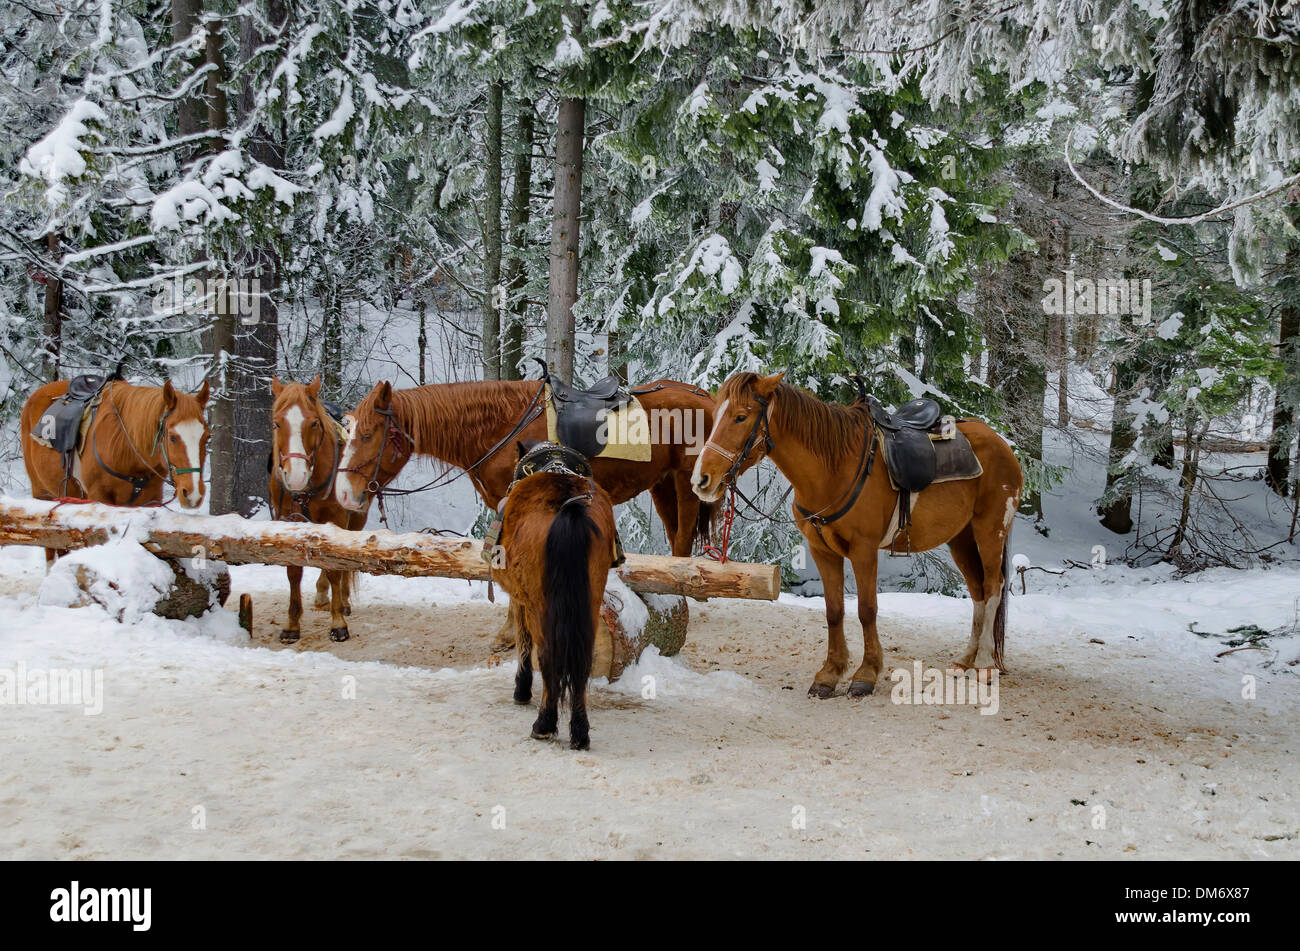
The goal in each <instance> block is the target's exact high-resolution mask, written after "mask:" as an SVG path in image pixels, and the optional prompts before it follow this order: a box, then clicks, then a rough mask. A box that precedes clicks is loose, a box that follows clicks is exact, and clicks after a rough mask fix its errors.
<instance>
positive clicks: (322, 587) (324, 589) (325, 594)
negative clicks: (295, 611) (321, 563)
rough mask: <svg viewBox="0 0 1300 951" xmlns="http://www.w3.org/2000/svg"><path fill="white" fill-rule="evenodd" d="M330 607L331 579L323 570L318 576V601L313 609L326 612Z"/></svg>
mask: <svg viewBox="0 0 1300 951" xmlns="http://www.w3.org/2000/svg"><path fill="white" fill-rule="evenodd" d="M329 606H330V579H329V575H328V574H327V573H326V571H325V569H324V568H322V569H321V570H320V574H319V575H317V576H316V600H315V601H314V602H313V603H312V607H313V608H315V609H316V610H317V611H324V610H325V609H326V608H328V607H329Z"/></svg>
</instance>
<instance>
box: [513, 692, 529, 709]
mask: <svg viewBox="0 0 1300 951" xmlns="http://www.w3.org/2000/svg"><path fill="white" fill-rule="evenodd" d="M532 702H533V695H532V694H531V693H522V694H521V693H517V694H515V703H517V704H519V705H520V706H521V707H526V706H528V704H530V703H532Z"/></svg>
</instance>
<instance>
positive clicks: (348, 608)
mask: <svg viewBox="0 0 1300 951" xmlns="http://www.w3.org/2000/svg"><path fill="white" fill-rule="evenodd" d="M353 577H354V573H353V572H351V571H345V572H343V616H344V617H352V578H353Z"/></svg>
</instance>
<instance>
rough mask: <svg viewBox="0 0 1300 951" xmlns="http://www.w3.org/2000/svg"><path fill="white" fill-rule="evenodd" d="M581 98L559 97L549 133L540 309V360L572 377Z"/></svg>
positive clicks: (565, 377)
mask: <svg viewBox="0 0 1300 951" xmlns="http://www.w3.org/2000/svg"><path fill="white" fill-rule="evenodd" d="M586 111H587V103H586V100H584V99H562V100H560V110H559V115H558V116H557V118H556V133H555V201H554V205H555V208H554V212H553V217H552V220H551V274H550V297H549V301H548V305H547V314H546V360H547V363H549V364H550V369H551V373H552V374H553V375H554V376H555V378H556V379H558V380H560V381H562V382H564V383H572V382H573V363H574V336H575V330H576V328H575V326H574V318H573V305H574V303H575V302H576V301H577V299H578V237H579V224H578V217H579V215H580V214H581V211H582V149H583V136H584V131H585V121H586Z"/></svg>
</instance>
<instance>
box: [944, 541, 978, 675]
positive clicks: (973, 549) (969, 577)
mask: <svg viewBox="0 0 1300 951" xmlns="http://www.w3.org/2000/svg"><path fill="white" fill-rule="evenodd" d="M948 551H949V552H951V553H952V560H953V564H955V565H956V566H957V570H958V571H960V572H961V575H962V577H963V578H965V579H966V588H967V590H969V591H970V599H971V605H972V611H971V625H970V640H968V641H967V642H966V651H965V653H963V654H962V655H961V659H960V660H957V661H956V662H954V663H953V665H952V667H950V668H949V669H948V673H949V674H961V673H962V672H964V671H966V670H968V669H970V668H971V667H973V666H974V665H975V652H976V651H978V650H979V645H980V635H981V634H982V633H983V632H984V564H983V562H982V561H981V560H980V550H979V546H978V545H976V544H975V533H974V532H973V531H972V530H971V527H970V526H969V525H967V526H966V527H965V528H963V529H962V530H961V531H960V532H959V533H958V534H957V537H955V538H954V539H953V540H952V541H950V542H949V543H948Z"/></svg>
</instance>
